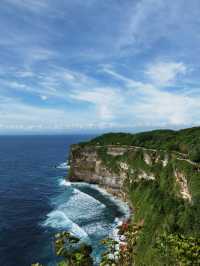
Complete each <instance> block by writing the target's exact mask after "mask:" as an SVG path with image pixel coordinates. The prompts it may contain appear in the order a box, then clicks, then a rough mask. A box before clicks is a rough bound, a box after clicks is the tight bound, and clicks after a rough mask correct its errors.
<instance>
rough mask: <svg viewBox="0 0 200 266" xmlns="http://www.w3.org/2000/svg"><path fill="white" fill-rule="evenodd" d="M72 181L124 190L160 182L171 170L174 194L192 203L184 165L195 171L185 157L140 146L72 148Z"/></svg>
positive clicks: (75, 146) (74, 146) (73, 146)
mask: <svg viewBox="0 0 200 266" xmlns="http://www.w3.org/2000/svg"><path fill="white" fill-rule="evenodd" d="M69 162H70V167H71V170H70V175H69V179H70V180H71V181H85V182H88V183H94V184H99V185H103V186H105V187H108V188H112V189H118V190H119V189H123V188H124V185H126V186H127V185H128V186H129V187H130V186H131V185H132V184H133V183H137V182H140V181H147V182H150V183H151V182H156V181H157V182H160V175H161V172H166V171H167V170H168V171H171V175H172V176H171V182H173V189H174V192H175V193H176V194H177V195H178V196H180V197H182V198H183V199H185V200H187V201H190V202H191V201H192V195H191V193H190V188H189V186H188V182H189V181H188V177H187V173H186V172H187V171H185V169H184V167H181V164H180V163H181V162H182V163H186V164H188V166H189V167H192V168H194V165H190V164H189V162H187V159H185V156H184V154H180V153H168V152H164V151H158V150H155V149H145V148H142V147H136V146H119V145H106V146H98V145H95V146H90V145H88V146H87V145H86V146H81V145H72V147H71V153H70V160H69Z"/></svg>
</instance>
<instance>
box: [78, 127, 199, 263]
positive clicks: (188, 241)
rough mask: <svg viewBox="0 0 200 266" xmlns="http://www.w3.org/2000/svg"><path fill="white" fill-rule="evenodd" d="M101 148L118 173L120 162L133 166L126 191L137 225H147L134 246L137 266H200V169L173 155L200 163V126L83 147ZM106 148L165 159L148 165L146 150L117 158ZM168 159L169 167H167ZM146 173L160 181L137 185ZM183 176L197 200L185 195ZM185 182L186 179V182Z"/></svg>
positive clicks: (107, 137)
mask: <svg viewBox="0 0 200 266" xmlns="http://www.w3.org/2000/svg"><path fill="white" fill-rule="evenodd" d="M85 145H86V146H87V145H89V146H92V145H99V146H103V147H100V148H99V149H98V154H99V156H100V158H101V159H102V162H103V164H104V165H105V166H106V167H107V168H108V169H109V170H110V171H112V172H114V173H115V174H118V173H119V172H120V162H123V163H126V164H127V165H128V166H129V167H128V169H127V172H126V178H125V182H124V189H125V190H126V192H127V195H128V196H129V200H130V201H131V202H132V205H133V207H134V216H133V222H136V223H137V222H139V221H140V220H142V219H144V226H143V228H142V230H141V233H140V236H139V237H138V239H137V246H136V247H134V249H135V254H134V261H133V265H140V266H141V265H144V266H147V265H154V266H156V265H158V266H159V265H185V266H187V265H200V254H199V251H200V246H199V244H200V241H199V239H200V208H199V206H200V205H199V204H200V172H199V167H197V166H196V165H195V164H193V163H192V162H190V161H187V160H182V159H180V157H181V156H179V154H177V156H170V154H171V151H173V152H174V151H175V152H180V153H183V154H185V155H186V156H185V157H186V158H189V159H190V160H191V161H193V162H198V163H199V162H200V127H198V128H190V129H184V130H180V131H172V130H155V131H151V132H144V133H138V134H127V133H109V134H104V135H102V136H100V137H97V138H95V139H93V140H91V141H90V142H87V143H82V144H81V146H83V147H84V146H85ZM106 145H119V146H120V145H128V146H140V147H144V148H147V149H156V150H157V154H158V155H159V156H160V160H158V162H157V163H152V164H149V165H148V164H146V162H145V160H144V154H143V151H142V150H137V151H131V150H130V151H127V152H125V153H124V154H123V155H119V156H112V155H110V154H108V153H107V148H106ZM164 154H167V155H168V163H167V165H166V166H165V167H164V166H163V164H162V160H163V156H164ZM141 170H142V171H144V172H145V173H146V174H147V176H148V175H149V176H150V175H151V174H153V176H154V177H155V179H153V180H150V179H149V180H148V179H147V180H145V179H140V180H139V181H138V178H137V177H138V174H139V173H140V171H141ZM176 171H178V172H179V174H181V175H183V176H184V178H185V185H186V186H187V187H188V190H189V193H190V194H191V198H192V200H191V201H189V200H187V199H184V198H182V197H181V196H180V184H178V181H177V177H176V176H175V172H176ZM181 182H183V180H181Z"/></svg>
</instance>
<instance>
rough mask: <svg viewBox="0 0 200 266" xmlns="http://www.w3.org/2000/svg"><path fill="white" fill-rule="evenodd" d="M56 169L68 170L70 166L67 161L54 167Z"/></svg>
mask: <svg viewBox="0 0 200 266" xmlns="http://www.w3.org/2000/svg"><path fill="white" fill-rule="evenodd" d="M56 168H58V169H69V168H70V165H69V164H68V161H67V162H64V163H61V164H59V165H58V166H56Z"/></svg>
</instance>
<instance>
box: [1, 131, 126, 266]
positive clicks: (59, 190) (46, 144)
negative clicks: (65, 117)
mask: <svg viewBox="0 0 200 266" xmlns="http://www.w3.org/2000/svg"><path fill="white" fill-rule="evenodd" d="M91 137H92V136H83V135H82V136H75V135H74V136H68V135H66V136H1V137H0V266H30V265H31V264H32V263H35V262H40V263H43V264H44V265H45V266H55V265H56V260H57V258H56V256H55V253H54V245H53V239H54V235H55V233H57V232H59V231H63V230H67V231H70V232H71V233H72V234H74V235H76V236H78V237H80V238H81V239H83V240H84V241H85V242H87V243H90V244H91V245H92V247H93V254H92V255H93V258H94V260H95V261H96V262H97V263H98V261H99V259H100V255H101V253H102V252H103V251H104V248H103V247H102V245H101V243H100V240H101V239H104V238H105V237H106V236H108V235H109V234H112V231H113V229H114V228H115V226H116V224H117V221H118V220H119V219H121V218H122V217H124V216H125V215H126V214H127V208H126V206H124V205H123V204H121V203H120V202H119V201H117V200H114V199H113V198H112V197H111V196H109V195H108V194H106V193H104V192H103V191H102V190H100V189H98V187H97V186H94V185H89V184H85V183H73V184H72V183H70V182H68V181H67V180H66V176H67V171H68V169H67V167H66V162H67V159H68V154H69V148H70V145H71V144H73V143H77V142H80V141H84V140H88V139H90V138H91Z"/></svg>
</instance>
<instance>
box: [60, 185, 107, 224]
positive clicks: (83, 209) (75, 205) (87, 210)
mask: <svg viewBox="0 0 200 266" xmlns="http://www.w3.org/2000/svg"><path fill="white" fill-rule="evenodd" d="M105 208H106V206H105V205H104V204H103V203H101V202H100V201H98V200H97V199H95V198H93V197H92V196H90V195H88V194H86V193H84V192H82V191H80V190H79V189H75V188H74V189H73V192H72V195H71V196H70V198H69V199H68V200H67V201H66V202H64V203H63V204H61V205H60V206H59V209H62V210H63V211H64V212H65V213H67V216H68V217H69V218H70V219H72V220H75V219H81V220H82V221H83V220H89V219H91V218H92V217H95V216H98V215H100V214H101V213H102V211H103V210H104V209H105Z"/></svg>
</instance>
